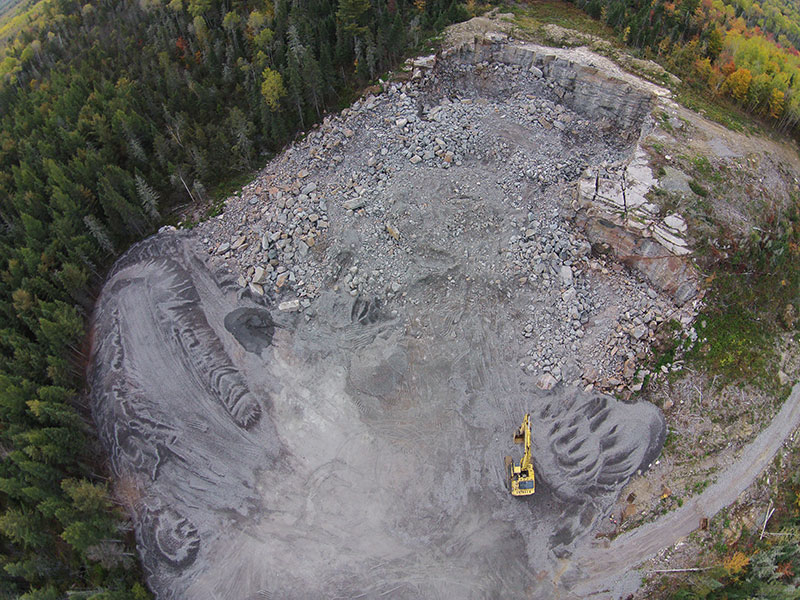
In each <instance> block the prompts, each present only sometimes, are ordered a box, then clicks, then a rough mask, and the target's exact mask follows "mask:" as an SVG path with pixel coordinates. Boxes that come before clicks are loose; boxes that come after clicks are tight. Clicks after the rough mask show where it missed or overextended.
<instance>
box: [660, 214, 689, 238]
mask: <svg viewBox="0 0 800 600" xmlns="http://www.w3.org/2000/svg"><path fill="white" fill-rule="evenodd" d="M664 225H666V226H667V227H669V228H670V229H674V230H675V231H677V232H679V233H686V230H687V229H688V227H687V226H686V221H685V220H684V218H683V217H682V216H680V215H679V214H677V213H672V214H671V215H667V216H666V217H664Z"/></svg>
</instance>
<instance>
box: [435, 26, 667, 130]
mask: <svg viewBox="0 0 800 600" xmlns="http://www.w3.org/2000/svg"><path fill="white" fill-rule="evenodd" d="M445 54H446V56H447V57H448V60H454V59H456V58H457V60H460V61H463V62H466V63H470V64H478V63H482V62H489V63H502V64H506V65H515V66H519V67H521V68H523V69H526V70H528V71H530V72H531V73H533V74H534V75H535V76H538V77H542V78H543V79H544V81H545V82H546V83H547V85H548V87H549V88H550V89H551V90H552V91H553V93H554V94H555V95H556V97H558V98H559V99H560V101H561V102H562V103H563V104H564V105H565V106H567V107H569V108H571V109H572V110H574V111H575V112H577V113H579V114H581V115H583V116H585V117H588V118H590V119H592V120H593V121H595V123H596V125H597V127H598V128H600V129H608V130H611V129H613V130H614V131H615V133H617V134H618V135H620V136H621V137H623V138H629V139H636V138H638V136H639V132H640V129H641V126H642V122H643V121H644V118H645V117H646V116H647V115H648V114H649V113H650V111H651V110H652V108H653V106H654V105H655V101H656V95H657V94H661V93H663V91H660V90H659V88H657V87H656V86H653V85H650V84H648V83H646V82H643V81H641V80H638V79H635V78H632V77H630V76H628V75H627V74H624V73H623V72H622V71H619V70H618V69H617V68H616V67H614V66H613V63H611V62H610V61H607V60H605V59H603V58H601V57H599V56H597V55H594V54H591V53H589V52H586V51H583V50H570V49H563V48H549V47H546V46H539V45H537V44H531V43H525V42H517V41H508V40H507V38H505V37H502V38H501V41H499V42H492V41H490V40H486V39H483V40H478V41H473V42H472V43H468V44H464V45H461V46H458V47H455V48H452V49H450V50H449V51H446V52H445ZM593 62H598V63H599V66H595V64H592V63H593ZM609 71H612V72H614V73H616V74H618V76H617V77H615V76H613V75H610V74H609Z"/></svg>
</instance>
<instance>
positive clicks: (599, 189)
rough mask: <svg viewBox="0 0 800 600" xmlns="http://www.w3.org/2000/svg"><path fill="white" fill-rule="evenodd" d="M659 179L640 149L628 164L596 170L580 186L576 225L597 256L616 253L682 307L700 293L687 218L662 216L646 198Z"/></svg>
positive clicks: (592, 170)
mask: <svg viewBox="0 0 800 600" xmlns="http://www.w3.org/2000/svg"><path fill="white" fill-rule="evenodd" d="M656 183H657V182H656V179H655V177H654V176H653V173H652V171H651V169H650V167H649V166H648V160H647V154H646V153H645V152H644V150H643V149H642V148H641V146H637V147H636V150H635V152H634V154H633V157H632V158H631V159H630V161H629V162H628V163H627V164H623V165H614V166H612V167H592V168H589V169H587V170H586V172H585V173H584V175H583V176H582V177H581V179H580V181H579V182H578V185H577V188H576V201H575V203H574V208H575V209H576V214H577V219H576V220H577V222H578V223H579V224H580V225H581V226H582V227H583V229H584V230H585V232H586V236H587V238H588V239H589V241H590V242H591V243H592V244H593V246H594V249H595V250H596V251H599V252H612V253H613V254H615V255H616V256H617V257H618V258H619V259H620V260H622V261H623V262H625V263H626V264H627V265H628V266H629V267H631V268H633V269H635V270H637V271H639V272H640V273H642V274H643V275H644V276H645V277H646V278H647V279H648V280H649V281H650V282H651V283H652V284H653V285H655V286H656V287H658V288H659V289H661V290H663V291H665V292H667V293H668V294H670V295H671V296H672V297H673V298H674V299H675V301H676V302H677V303H678V304H679V305H682V304H684V303H686V302H687V301H688V300H690V299H692V298H694V297H695V296H696V295H697V292H698V288H697V283H696V281H695V276H694V269H693V268H692V266H691V264H690V263H689V262H688V261H687V260H686V257H687V256H688V255H689V254H691V250H690V248H689V244H688V242H687V240H686V234H687V231H688V226H687V224H686V221H685V220H684V218H683V217H682V216H681V215H679V214H677V213H672V214H669V215H667V216H665V217H663V218H662V217H661V216H660V215H659V212H660V211H659V207H658V206H656V205H655V204H653V203H652V202H651V201H650V200H649V199H648V197H647V196H648V193H649V192H650V191H651V190H652V189H653V187H655V185H656Z"/></svg>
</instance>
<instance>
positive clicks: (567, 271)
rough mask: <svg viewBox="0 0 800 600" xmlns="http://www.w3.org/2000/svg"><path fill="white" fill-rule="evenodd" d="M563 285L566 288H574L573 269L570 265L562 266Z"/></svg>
mask: <svg viewBox="0 0 800 600" xmlns="http://www.w3.org/2000/svg"><path fill="white" fill-rule="evenodd" d="M559 274H560V275H561V285H563V286H564V287H572V267H570V266H569V265H561V271H560V273H559Z"/></svg>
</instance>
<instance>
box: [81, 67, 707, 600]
mask: <svg viewBox="0 0 800 600" xmlns="http://www.w3.org/2000/svg"><path fill="white" fill-rule="evenodd" d="M420 68H421V69H422V70H421V71H420V72H419V77H418V78H417V79H415V80H414V81H410V82H407V83H394V84H389V85H387V90H386V91H385V92H383V93H381V94H378V95H375V96H370V97H367V98H365V99H363V100H361V101H359V102H358V103H356V105H354V106H353V107H352V108H351V109H349V110H348V111H345V112H344V113H343V114H342V115H341V116H338V117H335V118H327V119H326V121H325V123H324V124H323V126H322V127H321V128H320V129H318V130H316V131H314V132H312V133H311V134H310V135H308V136H307V137H306V138H305V139H304V140H303V141H301V142H299V143H298V144H296V145H295V146H293V147H292V148H291V149H290V150H289V151H287V152H286V153H285V154H284V155H282V156H281V157H279V158H277V159H276V160H275V161H273V162H271V163H270V164H269V165H268V166H267V167H266V168H265V170H264V172H263V173H262V175H261V176H260V177H259V179H257V180H256V181H255V182H254V183H253V184H251V185H250V186H248V187H247V188H245V190H244V191H243V193H242V194H241V195H240V196H238V197H237V198H234V199H231V200H230V201H229V202H228V205H227V207H226V210H225V212H224V213H223V214H222V215H221V216H220V218H217V219H212V220H211V221H209V222H207V223H204V224H203V225H201V226H200V227H198V228H196V229H195V230H193V231H190V232H175V231H164V232H162V233H160V234H159V235H157V236H155V237H153V238H150V239H149V240H146V241H145V242H142V243H141V244H139V245H137V246H135V247H134V248H132V249H131V250H130V251H129V252H128V253H127V254H126V255H125V256H123V257H122V258H121V259H120V261H119V262H118V264H117V265H116V267H115V268H114V270H113V271H112V273H111V275H110V276H109V279H108V281H107V283H106V285H105V288H104V291H103V294H102V297H101V299H100V301H99V302H98V305H97V308H96V313H95V318H94V345H93V357H92V367H91V370H90V384H91V387H92V403H93V412H94V415H95V419H96V421H97V423H98V427H99V430H100V434H101V437H102V438H103V440H104V442H105V443H106V445H107V447H108V449H109V453H110V455H111V462H112V466H113V468H114V471H115V474H116V476H117V479H118V480H119V481H120V488H121V489H124V490H126V491H127V501H128V503H129V505H130V506H131V509H132V510H133V511H134V513H135V515H136V516H135V521H136V525H137V537H138V540H139V548H140V552H141V554H142V557H143V563H144V567H145V569H146V571H147V575H148V581H149V584H150V585H151V587H152V589H153V590H154V592H155V593H156V596H157V597H158V598H170V599H172V598H175V599H177V598H191V599H198V600H203V599H213V598H242V599H245V598H287V599H291V598H298V599H299V598H309V597H313V596H315V595H316V596H321V597H325V598H358V597H364V598H375V597H393V598H453V597H458V598H504V597H521V596H528V597H545V596H549V595H553V594H556V593H557V591H558V583H557V582H558V575H559V573H560V571H561V570H563V566H562V562H561V561H562V559H564V558H565V557H568V556H570V555H571V554H573V553H574V552H575V551H576V550H577V549H579V548H580V547H581V546H582V545H585V544H588V542H589V541H590V540H591V539H592V532H593V531H594V529H595V527H596V526H597V524H598V523H599V521H600V520H602V519H603V518H606V517H607V515H608V511H609V509H610V507H611V506H612V505H613V503H614V501H615V499H616V497H617V494H618V492H619V490H620V489H621V488H622V487H623V486H624V485H625V484H626V482H627V481H628V480H629V478H630V477H631V476H633V475H634V474H636V473H637V472H641V471H642V470H644V469H646V468H647V467H648V466H649V465H650V463H651V462H652V461H653V460H655V458H656V457H657V455H658V453H659V452H660V449H661V446H662V444H663V441H664V419H663V416H662V415H661V412H660V411H659V410H658V409H657V408H655V407H654V406H652V405H650V404H648V403H645V402H635V403H634V402H622V401H619V400H616V399H614V398H613V397H612V396H610V395H607V394H604V393H602V392H601V391H599V390H601V389H603V390H609V391H616V392H620V393H623V392H625V391H628V392H629V391H630V389H629V387H627V386H628V384H629V383H630V380H631V378H632V373H631V371H632V370H634V369H633V366H632V365H634V364H635V363H636V361H637V359H638V358H641V357H643V356H644V354H643V353H644V352H645V351H646V347H647V343H648V339H649V338H650V337H652V335H654V333H655V331H656V329H657V328H658V327H659V326H660V324H661V323H664V322H665V321H666V320H667V319H670V318H678V319H679V320H680V319H681V318H683V317H686V315H688V314H689V313H690V311H691V307H684V308H683V309H679V308H678V307H677V306H675V305H674V304H673V303H672V300H671V299H670V298H668V297H666V296H665V295H663V294H661V293H660V292H659V291H658V290H656V289H653V288H652V287H651V286H650V285H649V284H648V283H647V282H645V281H643V280H640V279H638V278H637V277H636V276H634V275H633V274H631V273H630V272H629V271H627V270H626V269H623V268H621V267H620V266H617V265H614V264H613V263H612V262H607V261H606V260H605V259H604V258H602V257H597V256H593V255H592V253H591V246H590V245H589V244H588V242H586V240H584V239H583V237H582V235H581V233H580V231H577V230H576V229H575V228H574V226H573V225H572V223H571V221H570V220H569V216H570V215H569V210H568V207H569V201H570V199H571V191H572V189H573V187H574V186H573V183H574V182H575V181H576V180H577V178H578V177H579V176H580V174H581V173H582V172H583V171H584V170H585V168H586V167H587V166H589V165H592V164H593V165H597V164H602V163H606V162H608V163H613V162H615V161H621V160H623V159H624V158H625V157H626V156H628V155H629V153H630V152H631V151H632V148H633V144H634V143H635V140H636V139H637V138H638V135H639V131H640V130H641V128H642V127H643V126H646V124H647V119H649V116H648V108H647V103H646V101H645V100H646V98H645V99H641V98H640V99H638V100H636V101H637V102H639V101H641V104H642V106H641V108H640V107H638V105H635V104H632V105H631V106H630V107H628V108H630V111H629V112H630V115H629V118H627V120H626V122H625V123H620V122H616V123H615V122H613V121H603V120H602V119H599V118H598V117H597V114H598V113H597V111H596V110H594V108H592V107H588V108H587V107H584V106H581V105H580V103H577V102H574V101H569V99H567V100H565V99H564V98H563V97H562V96H560V95H559V93H558V89H559V88H558V87H556V86H554V85H553V81H552V80H548V78H547V77H543V75H542V72H541V71H539V72H538V73H537V72H536V71H534V70H532V69H531V70H528V69H522V68H520V67H516V66H509V65H499V64H491V63H486V64H482V63H481V64H463V63H461V62H459V61H458V60H456V59H450V60H449V61H443V62H442V63H440V64H438V65H437V66H436V68H435V69H434V70H433V71H428V70H427V67H420ZM642 98H644V97H642ZM595 108H596V107H595ZM592 111H594V112H592ZM626 372H627V374H626ZM525 412H530V413H531V416H532V424H533V446H534V448H533V455H534V463H535V466H536V473H537V491H536V494H535V495H534V496H533V497H531V498H528V499H524V500H520V499H515V498H513V497H511V496H510V495H509V494H508V492H507V491H506V489H505V487H504V472H503V456H504V455H506V454H512V455H513V456H514V458H515V459H516V460H518V459H519V457H520V452H519V449H518V448H515V447H514V445H513V443H512V441H511V435H512V433H513V431H514V429H515V428H517V427H518V426H519V423H520V421H521V419H522V416H523V415H524V413H525Z"/></svg>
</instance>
